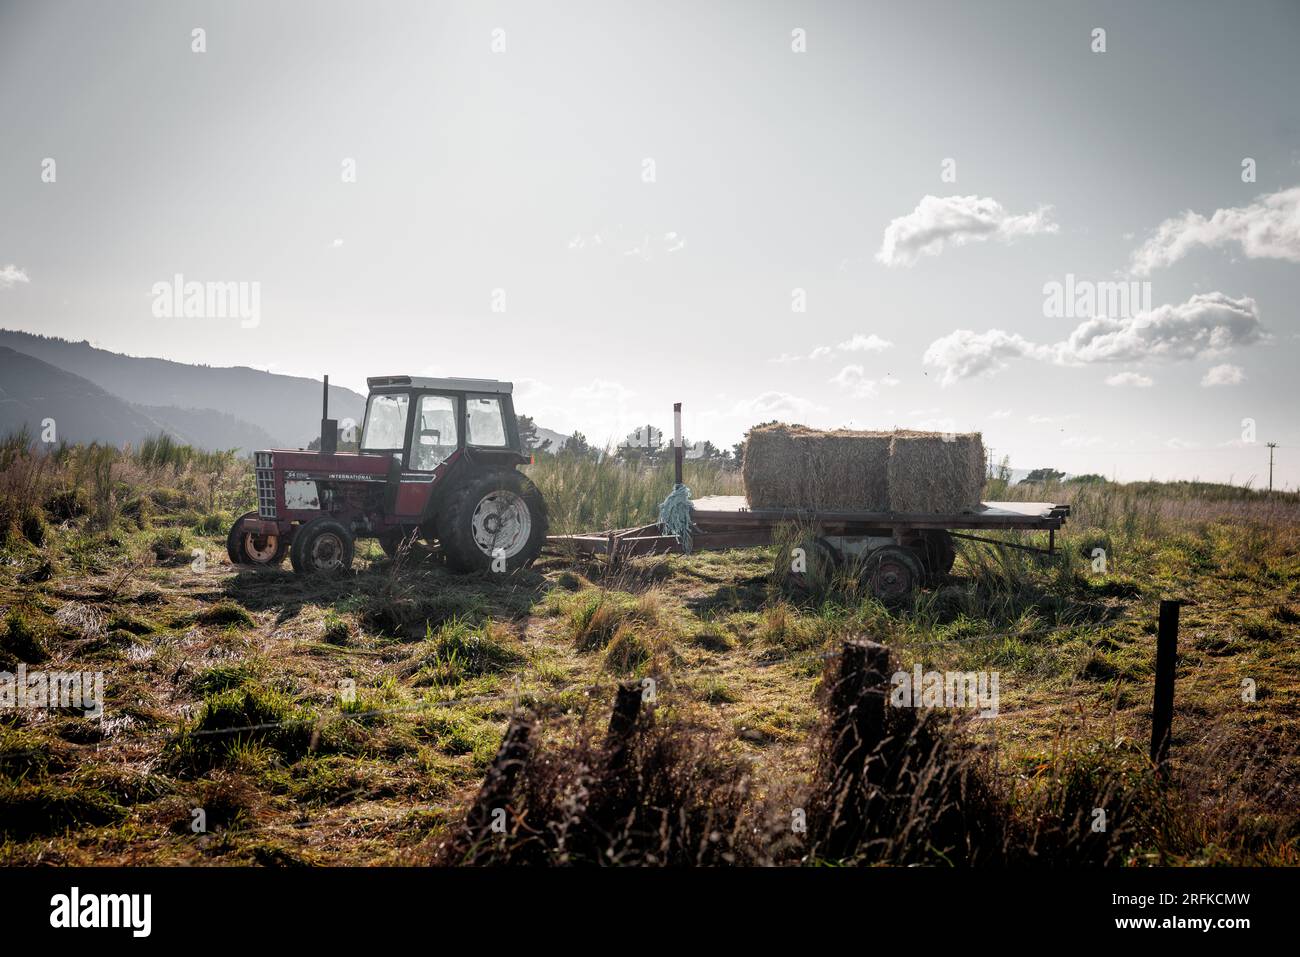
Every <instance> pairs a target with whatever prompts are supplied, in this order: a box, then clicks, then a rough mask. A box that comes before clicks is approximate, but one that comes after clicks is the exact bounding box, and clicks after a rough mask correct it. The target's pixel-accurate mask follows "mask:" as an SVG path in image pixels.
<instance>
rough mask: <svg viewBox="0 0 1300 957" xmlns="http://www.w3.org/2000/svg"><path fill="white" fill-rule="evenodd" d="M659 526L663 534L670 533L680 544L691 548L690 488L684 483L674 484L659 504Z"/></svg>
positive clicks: (686, 548) (683, 549) (685, 548)
mask: <svg viewBox="0 0 1300 957" xmlns="http://www.w3.org/2000/svg"><path fill="white" fill-rule="evenodd" d="M659 527H660V528H661V529H663V532H664V534H665V535H672V536H673V537H674V538H676V539H677V541H678V542H679V543H680V544H681V546H682V551H684V552H688V553H689V552H690V550H691V490H690V489H689V488H687V487H686V486H685V485H674V486H673V490H672V491H671V492H669V493H668V497H667V498H666V499H664V500H663V504H661V505H660V506H659Z"/></svg>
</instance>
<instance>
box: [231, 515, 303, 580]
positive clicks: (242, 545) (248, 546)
mask: <svg viewBox="0 0 1300 957" xmlns="http://www.w3.org/2000/svg"><path fill="white" fill-rule="evenodd" d="M257 517H258V514H257V512H245V513H244V514H243V515H241V516H239V518H237V519H235V521H234V524H232V525H231V526H230V531H229V532H227V533H226V555H227V556H228V557H229V558H230V564H232V565H259V566H261V567H263V568H274V567H276V566H277V565H279V564H280V563H281V562H283V561H284V553H285V552H287V551H288V550H289V543H288V542H287V541H285V538H284V536H283V535H253V534H251V533H246V532H244V531H243V525H244V520H245V519H249V518H257Z"/></svg>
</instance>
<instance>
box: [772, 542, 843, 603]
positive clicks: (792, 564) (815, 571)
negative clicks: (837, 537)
mask: <svg viewBox="0 0 1300 957" xmlns="http://www.w3.org/2000/svg"><path fill="white" fill-rule="evenodd" d="M796 547H798V548H800V549H802V550H803V555H802V556H796V555H791V556H785V555H781V554H778V555H777V561H778V562H780V563H782V565H784V566H785V570H784V571H785V574H784V579H785V587H786V590H787V591H788V592H790V593H792V594H794V595H799V596H806V595H811V594H813V593H815V592H817V591H818V590H819V589H820V588H822V587H824V586H826V585H828V584H830V581H831V579H832V578H833V577H834V575H835V571H836V569H837V568H839V564H840V561H839V558H840V556H839V553H837V552H836V551H835V549H834V548H832V547H831V546H830V543H829V542H827V541H826V540H825V539H824V538H820V537H812V538H806V539H804V540H803V541H801V542H799V544H798V545H797V546H796ZM796 559H799V560H798V561H796Z"/></svg>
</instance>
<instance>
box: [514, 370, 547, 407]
mask: <svg viewBox="0 0 1300 957" xmlns="http://www.w3.org/2000/svg"><path fill="white" fill-rule="evenodd" d="M514 385H515V391H514V397H515V401H516V402H525V403H529V402H536V401H537V400H538V399H540V398H541V397H542V396H544V395H546V394H547V393H548V392H550V391H551V387H550V386H549V385H547V384H546V383H545V382H543V381H542V380H540V379H532V378H529V377H528V376H524V377H523V378H519V379H515V380H514Z"/></svg>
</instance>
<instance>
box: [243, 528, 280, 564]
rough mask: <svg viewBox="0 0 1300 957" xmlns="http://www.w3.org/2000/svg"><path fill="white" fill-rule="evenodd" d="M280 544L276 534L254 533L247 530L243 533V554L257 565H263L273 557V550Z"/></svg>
mask: <svg viewBox="0 0 1300 957" xmlns="http://www.w3.org/2000/svg"><path fill="white" fill-rule="evenodd" d="M279 545H280V537H279V536H278V535H254V534H253V533H252V532H248V533H246V534H245V535H244V554H245V555H247V556H248V558H249V560H250V561H253V562H256V563H257V564H259V565H265V564H267V563H268V562H269V561H271V559H273V558H274V557H275V550H276V549H277V548H278V547H279Z"/></svg>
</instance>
